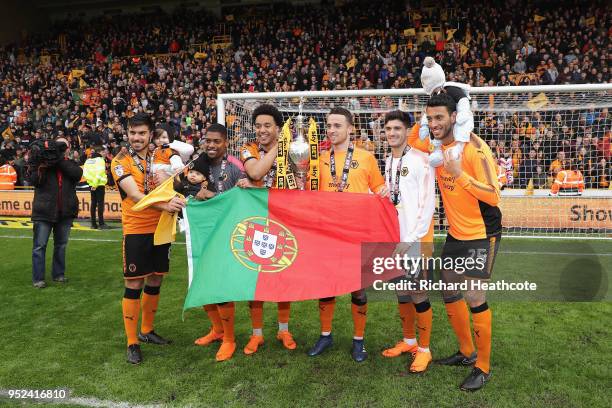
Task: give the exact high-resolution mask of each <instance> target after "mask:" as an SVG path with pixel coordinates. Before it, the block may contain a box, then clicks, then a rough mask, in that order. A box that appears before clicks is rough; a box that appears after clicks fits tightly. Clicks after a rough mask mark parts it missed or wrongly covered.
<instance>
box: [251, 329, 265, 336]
mask: <svg viewBox="0 0 612 408" xmlns="http://www.w3.org/2000/svg"><path fill="white" fill-rule="evenodd" d="M253 336H263V330H262V329H253Z"/></svg>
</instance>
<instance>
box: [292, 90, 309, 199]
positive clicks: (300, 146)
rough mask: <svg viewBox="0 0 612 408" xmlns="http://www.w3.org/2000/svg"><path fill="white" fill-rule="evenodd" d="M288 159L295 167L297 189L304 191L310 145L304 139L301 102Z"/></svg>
mask: <svg viewBox="0 0 612 408" xmlns="http://www.w3.org/2000/svg"><path fill="white" fill-rule="evenodd" d="M289 158H290V159H291V162H292V163H293V166H294V167H295V173H296V174H295V176H296V178H297V180H296V182H297V188H299V189H300V190H305V188H306V182H307V174H308V171H309V170H310V145H309V144H308V141H307V140H306V138H305V137H304V116H302V102H301V101H300V108H299V113H298V115H297V117H296V119H295V140H293V141H292V142H291V145H290V146H289Z"/></svg>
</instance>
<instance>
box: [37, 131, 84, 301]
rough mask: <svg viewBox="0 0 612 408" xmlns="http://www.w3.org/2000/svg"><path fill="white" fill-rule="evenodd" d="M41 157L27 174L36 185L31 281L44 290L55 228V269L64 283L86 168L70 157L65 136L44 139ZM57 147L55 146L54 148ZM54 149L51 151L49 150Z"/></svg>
mask: <svg viewBox="0 0 612 408" xmlns="http://www.w3.org/2000/svg"><path fill="white" fill-rule="evenodd" d="M44 143H45V144H44V145H43V146H42V147H41V150H40V152H41V153H40V154H39V155H37V156H38V158H37V159H36V160H35V161H33V162H31V163H29V166H28V175H29V178H30V182H31V183H32V185H33V186H34V187H35V188H36V189H35V191H34V202H33V205H32V222H33V223H34V245H33V249H32V282H33V284H34V287H36V288H39V289H42V288H44V287H46V286H47V285H46V283H45V253H46V249H47V242H48V241H49V235H50V234H51V230H53V269H52V272H51V275H52V277H53V280H54V281H56V282H61V283H65V282H66V277H65V276H64V272H65V270H66V246H67V244H68V236H69V235H70V228H71V227H72V220H73V219H74V218H75V217H76V216H77V214H78V212H79V203H78V200H77V196H76V184H77V183H78V182H79V180H80V179H81V176H82V174H83V169H81V168H80V167H79V166H78V164H76V163H75V162H73V161H72V160H68V159H67V157H68V154H69V153H70V145H69V143H68V141H67V140H66V139H64V138H61V137H60V138H57V139H56V140H55V143H53V142H44ZM54 146H55V149H54ZM49 152H51V153H49Z"/></svg>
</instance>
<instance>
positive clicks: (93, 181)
mask: <svg viewBox="0 0 612 408" xmlns="http://www.w3.org/2000/svg"><path fill="white" fill-rule="evenodd" d="M83 178H84V179H85V181H87V184H89V185H90V186H91V187H93V188H96V187H100V186H104V185H106V182H107V181H108V180H107V178H106V163H105V161H104V159H103V158H102V157H92V158H91V159H87V161H85V164H84V165H83Z"/></svg>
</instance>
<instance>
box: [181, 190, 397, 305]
mask: <svg viewBox="0 0 612 408" xmlns="http://www.w3.org/2000/svg"><path fill="white" fill-rule="evenodd" d="M183 214H184V216H185V221H186V227H187V228H186V240H187V256H188V263H189V291H188V293H187V297H186V299H185V305H184V308H185V309H188V308H191V307H198V306H201V305H204V304H210V303H219V302H227V301H242V300H262V301H272V302H282V301H297V300H306V299H318V298H323V297H330V296H338V295H342V294H346V293H349V292H352V291H355V290H357V289H360V288H361V287H362V281H361V244H362V243H364V242H398V241H399V225H398V220H397V212H396V210H395V207H393V205H392V204H391V202H390V201H389V200H386V199H382V198H380V197H378V196H375V195H372V194H355V193H334V192H324V191H299V190H277V189H270V190H267V189H260V188H254V189H240V188H234V189H232V190H230V191H228V192H226V193H224V194H221V195H219V196H217V197H215V198H214V199H212V200H209V201H197V200H189V201H188V203H187V206H186V208H185V209H184V211H183Z"/></svg>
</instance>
